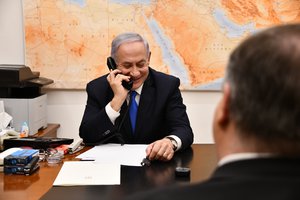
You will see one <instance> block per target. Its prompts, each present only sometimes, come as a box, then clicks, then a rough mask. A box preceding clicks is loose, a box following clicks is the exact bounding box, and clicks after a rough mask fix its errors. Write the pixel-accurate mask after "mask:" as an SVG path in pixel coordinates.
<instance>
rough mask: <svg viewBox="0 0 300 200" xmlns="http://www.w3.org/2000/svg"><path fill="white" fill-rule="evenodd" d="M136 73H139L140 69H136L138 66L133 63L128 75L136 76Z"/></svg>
mask: <svg viewBox="0 0 300 200" xmlns="http://www.w3.org/2000/svg"><path fill="white" fill-rule="evenodd" d="M138 75H140V71H139V70H138V68H137V67H136V66H135V65H134V66H132V68H131V71H130V76H131V77H137V76H138Z"/></svg>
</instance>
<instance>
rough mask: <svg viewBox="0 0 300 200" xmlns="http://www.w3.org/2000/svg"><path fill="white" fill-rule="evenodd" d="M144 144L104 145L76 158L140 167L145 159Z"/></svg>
mask: <svg viewBox="0 0 300 200" xmlns="http://www.w3.org/2000/svg"><path fill="white" fill-rule="evenodd" d="M147 146H148V145H144V144H124V145H122V146H121V145H120V144H104V145H99V146H95V147H93V148H92V149H90V150H88V151H86V152H84V153H82V154H80V155H79V156H77V157H76V158H80V159H81V160H95V161H97V163H116V164H119V165H127V166H141V161H142V160H143V159H144V158H145V157H146V148H147Z"/></svg>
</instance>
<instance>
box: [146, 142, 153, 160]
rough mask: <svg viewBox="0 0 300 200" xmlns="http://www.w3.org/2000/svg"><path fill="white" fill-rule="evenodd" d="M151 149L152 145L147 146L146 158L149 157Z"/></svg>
mask: <svg viewBox="0 0 300 200" xmlns="http://www.w3.org/2000/svg"><path fill="white" fill-rule="evenodd" d="M152 148H153V143H151V144H149V145H148V147H147V148H146V157H149V155H150V153H151V151H152Z"/></svg>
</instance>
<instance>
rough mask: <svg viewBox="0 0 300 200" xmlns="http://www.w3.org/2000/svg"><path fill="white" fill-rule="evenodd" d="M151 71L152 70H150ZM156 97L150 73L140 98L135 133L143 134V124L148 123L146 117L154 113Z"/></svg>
mask: <svg viewBox="0 0 300 200" xmlns="http://www.w3.org/2000/svg"><path fill="white" fill-rule="evenodd" d="M149 70H150V69H149ZM154 96H155V88H154V87H153V81H152V77H151V71H150V72H149V76H148V78H147V80H146V81H145V83H144V86H143V90H142V94H141V96H140V102H139V107H138V113H137V121H136V127H135V132H136V133H143V130H142V129H143V124H144V123H147V120H145V119H146V116H147V115H148V114H150V113H151V112H152V108H153V105H154V102H155V101H154V99H153V97H154Z"/></svg>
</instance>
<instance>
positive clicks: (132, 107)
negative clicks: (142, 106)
mask: <svg viewBox="0 0 300 200" xmlns="http://www.w3.org/2000/svg"><path fill="white" fill-rule="evenodd" d="M136 94H137V93H136V91H131V93H130V105H129V115H130V121H131V127H132V132H133V133H134V131H135V122H136V115H137V110H138V105H137V103H136V101H135V96H136Z"/></svg>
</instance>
